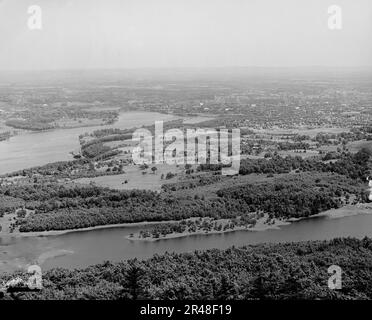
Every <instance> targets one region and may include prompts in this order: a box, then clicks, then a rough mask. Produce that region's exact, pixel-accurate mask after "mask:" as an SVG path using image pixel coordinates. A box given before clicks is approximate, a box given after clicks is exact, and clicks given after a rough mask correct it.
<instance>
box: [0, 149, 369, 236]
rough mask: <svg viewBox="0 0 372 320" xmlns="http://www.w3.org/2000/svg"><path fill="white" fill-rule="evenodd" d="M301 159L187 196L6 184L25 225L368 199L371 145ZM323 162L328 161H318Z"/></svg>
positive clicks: (304, 212) (289, 209)
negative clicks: (268, 175) (266, 175)
mask: <svg viewBox="0 0 372 320" xmlns="http://www.w3.org/2000/svg"><path fill="white" fill-rule="evenodd" d="M300 159H301V158H300ZM300 159H297V157H296V158H284V159H282V158H281V159H280V160H279V159H277V160H275V159H272V161H274V162H270V161H271V160H263V161H265V166H267V165H268V164H270V163H274V164H275V165H274V166H271V165H270V168H274V171H279V172H282V169H283V166H286V165H287V164H288V163H292V165H293V166H295V167H297V164H300V166H301V168H302V171H305V172H301V171H299V170H295V171H293V170H292V171H291V173H288V174H284V175H281V176H280V177H277V178H276V177H273V178H272V179H269V180H266V181H256V182H246V183H245V184H243V185H236V186H229V187H227V188H226V187H225V188H224V187H220V189H219V190H218V191H217V192H216V194H217V196H216V197H215V198H213V199H204V198H202V197H200V198H199V197H198V198H195V197H194V198H193V197H185V196H183V195H182V194H181V195H180V194H177V193H173V192H172V191H173V190H174V186H172V187H171V189H168V188H165V190H166V191H167V192H161V193H158V192H153V191H140V190H110V189H107V188H101V187H97V186H93V185H85V186H84V185H74V186H72V185H61V184H58V183H46V182H39V181H33V183H31V184H25V185H7V186H1V187H0V196H1V195H2V196H6V197H7V199H14V202H15V203H16V202H17V201H20V200H22V201H24V206H25V208H26V209H30V210H33V212H32V213H30V214H28V215H27V216H26V217H22V216H21V217H18V218H17V221H16V222H15V225H16V226H19V230H20V231H21V232H30V231H49V230H66V229H77V228H86V227H94V226H99V225H108V224H119V223H132V222H142V221H170V220H182V219H187V218H191V217H211V218H216V219H230V218H236V217H238V216H243V217H244V215H250V214H251V213H254V212H255V213H257V214H260V213H262V212H265V213H268V214H269V217H270V219H271V218H279V219H287V218H293V217H294V218H302V217H308V216H310V215H313V214H317V213H320V212H322V211H325V210H328V209H332V208H338V207H340V206H342V205H345V204H347V203H356V202H366V201H368V198H367V191H366V181H365V178H366V177H367V175H368V171H369V170H370V167H369V159H370V153H368V152H367V151H364V150H362V151H360V152H358V153H356V154H354V155H351V154H347V155H344V157H343V158H341V159H339V160H337V161H336V162H334V163H322V162H319V161H318V162H315V163H316V165H314V166H315V167H314V166H310V167H307V165H308V162H307V161H306V160H302V159H301V160H300ZM80 161H82V162H83V161H86V160H80ZM275 161H276V162H275ZM310 163H311V162H310ZM70 165H73V163H70ZM319 165H320V166H321V167H320V168H318V167H317V166H319ZM249 168H253V169H252V170H251V169H249ZM262 168H263V166H256V165H252V163H250V165H249V167H248V165H245V166H243V168H241V170H246V171H247V172H251V171H254V172H257V171H258V172H259V171H260V170H261V171H262ZM61 169H62V170H63V168H61ZM305 169H306V170H305ZM315 169H318V170H315ZM319 169H321V170H319ZM264 171H265V170H264ZM197 181H198V183H196V184H197V185H204V184H208V183H214V182H218V181H219V178H215V177H214V176H213V175H212V176H210V177H208V178H206V179H204V180H203V179H201V180H197ZM175 190H177V188H175ZM1 207H2V206H1V205H0V208H1ZM9 208H10V207H6V208H5V207H4V208H3V209H1V211H2V212H6V211H7V210H10V209H9Z"/></svg>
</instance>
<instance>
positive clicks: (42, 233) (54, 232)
mask: <svg viewBox="0 0 372 320" xmlns="http://www.w3.org/2000/svg"><path fill="white" fill-rule="evenodd" d="M350 207H354V208H355V207H356V208H358V209H360V210H371V212H366V214H372V202H371V203H358V204H355V205H348V206H345V207H341V208H338V209H331V210H327V211H324V212H321V213H318V214H316V215H312V216H309V217H305V218H289V219H287V220H284V221H283V220H276V221H275V223H274V224H271V225H267V224H264V223H263V222H262V221H261V222H258V223H257V224H256V225H255V226H254V227H252V228H246V227H245V226H244V227H237V228H235V229H233V230H225V231H223V230H222V231H210V232H207V233H205V232H203V231H200V232H194V233H187V234H183V233H181V234H179V236H178V234H176V235H174V236H173V237H169V238H168V237H162V238H157V239H142V238H138V239H137V238H135V237H131V238H130V237H129V236H127V237H125V238H127V239H128V240H134V241H137V240H138V241H157V240H167V239H173V238H180V237H186V236H189V235H194V234H200V235H206V234H220V233H227V232H234V231H242V230H243V231H244V230H246V231H266V230H269V229H279V228H280V227H281V226H285V225H289V224H291V223H293V222H297V221H301V220H304V219H312V218H318V217H329V218H331V219H336V218H343V217H351V216H355V215H358V214H361V213H358V212H353V213H351V212H349V213H347V212H345V210H347V209H348V208H350ZM335 210H339V211H343V212H341V213H339V212H337V213H335V212H334V211H335ZM195 218H199V217H192V218H189V219H195ZM177 222H180V220H162V221H142V222H125V223H119V224H108V225H100V226H94V227H87V228H79V229H66V230H51V231H34V232H19V231H17V232H13V233H9V232H7V233H3V232H0V239H1V238H5V237H16V238H23V237H47V236H59V235H63V234H68V233H73V232H88V231H94V230H102V229H114V228H130V227H141V226H143V227H146V226H151V225H156V224H165V223H177Z"/></svg>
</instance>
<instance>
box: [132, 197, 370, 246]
mask: <svg viewBox="0 0 372 320" xmlns="http://www.w3.org/2000/svg"><path fill="white" fill-rule="evenodd" d="M361 210H362V211H363V212H360V211H361ZM359 214H372V203H360V204H356V205H348V206H345V207H342V208H339V209H332V210H328V211H325V212H322V213H319V214H316V215H313V216H309V217H306V218H290V219H287V220H278V219H274V220H272V222H271V223H269V224H268V223H266V221H267V215H265V216H264V217H263V218H260V219H258V220H257V223H256V224H255V225H254V226H252V227H249V226H236V227H233V228H231V229H227V230H220V231H218V230H211V231H204V230H197V231H195V232H189V231H185V232H180V233H176V232H173V233H170V234H167V235H165V236H159V237H158V238H154V237H152V236H150V237H146V238H144V237H141V236H140V233H136V234H133V235H128V236H126V239H128V240H131V241H148V242H154V241H159V240H168V239H175V238H182V237H188V236H191V235H211V234H223V233H229V232H236V231H253V232H258V231H266V230H270V229H279V228H280V227H282V226H285V225H289V224H291V223H294V222H297V221H301V220H305V219H312V218H319V217H326V218H327V217H328V218H330V219H336V218H343V217H351V216H355V215H359ZM187 220H190V219H187ZM187 220H186V221H187ZM215 222H216V223H222V224H224V223H226V219H219V220H216V221H215Z"/></svg>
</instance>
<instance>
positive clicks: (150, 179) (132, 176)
mask: <svg viewBox="0 0 372 320" xmlns="http://www.w3.org/2000/svg"><path fill="white" fill-rule="evenodd" d="M152 167H153V166H150V167H149V168H148V169H146V170H141V169H140V168H139V166H136V165H129V166H125V167H124V172H125V173H123V174H119V175H113V176H101V177H95V178H82V179H77V180H75V182H76V183H83V184H89V183H91V182H93V183H95V184H96V185H97V186H101V187H108V188H111V189H118V190H130V189H144V190H154V191H157V190H161V186H162V184H163V183H166V182H168V183H169V182H176V181H177V179H178V176H175V177H173V178H172V179H169V180H165V178H164V179H161V176H162V175H164V177H165V176H166V174H167V173H168V172H171V173H173V174H177V175H180V174H182V173H183V171H184V167H183V166H180V167H178V168H177V167H176V166H169V165H165V164H163V165H155V167H156V168H157V169H158V170H157V171H156V173H153V172H152V170H151V168H152ZM125 181H127V183H125Z"/></svg>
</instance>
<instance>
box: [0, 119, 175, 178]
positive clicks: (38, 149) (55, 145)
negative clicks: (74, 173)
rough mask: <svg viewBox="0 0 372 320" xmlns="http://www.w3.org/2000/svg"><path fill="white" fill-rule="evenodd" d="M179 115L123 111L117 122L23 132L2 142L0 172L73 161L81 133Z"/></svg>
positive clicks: (147, 122) (151, 121)
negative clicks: (73, 153)
mask: <svg viewBox="0 0 372 320" xmlns="http://www.w3.org/2000/svg"><path fill="white" fill-rule="evenodd" d="M177 118H178V117H175V116H172V115H167V114H161V113H155V112H125V113H121V114H120V116H119V119H118V121H117V122H116V123H115V124H113V125H107V126H94V127H82V128H72V129H56V130H48V131H43V132H22V133H21V134H19V135H17V136H14V137H12V138H10V139H9V140H7V141H1V142H0V174H4V173H8V172H12V171H17V170H22V169H26V168H30V167H34V166H40V165H45V164H47V163H50V162H56V161H66V160H72V155H71V154H70V152H71V151H74V150H75V151H76V150H78V149H79V135H81V134H84V133H86V132H93V131H94V130H99V129H103V128H119V129H126V128H134V127H140V126H142V125H152V124H154V121H158V120H163V121H169V120H173V119H177Z"/></svg>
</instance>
